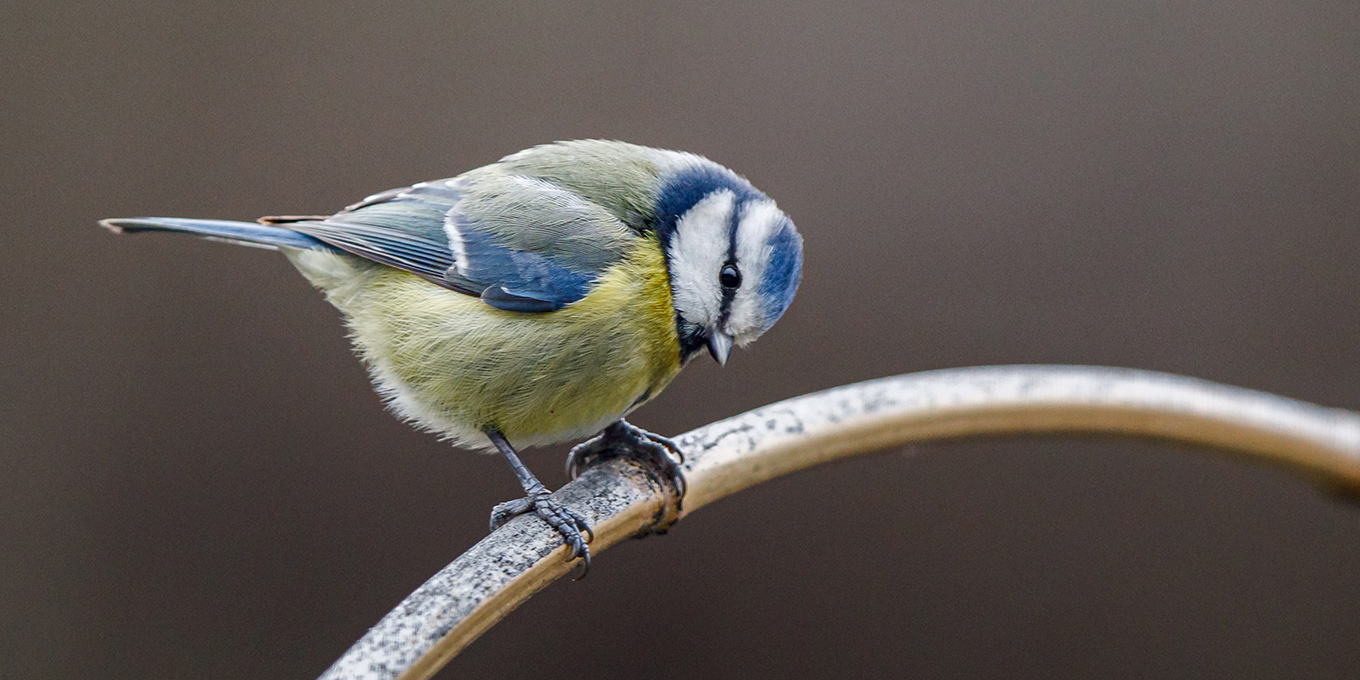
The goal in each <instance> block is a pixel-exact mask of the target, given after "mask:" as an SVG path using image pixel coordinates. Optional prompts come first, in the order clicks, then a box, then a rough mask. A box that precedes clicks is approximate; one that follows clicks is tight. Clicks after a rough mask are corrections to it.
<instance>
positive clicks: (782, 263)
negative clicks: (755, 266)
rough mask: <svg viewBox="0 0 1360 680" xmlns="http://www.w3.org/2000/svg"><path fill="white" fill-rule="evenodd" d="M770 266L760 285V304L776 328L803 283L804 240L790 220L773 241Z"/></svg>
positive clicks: (784, 221)
mask: <svg viewBox="0 0 1360 680" xmlns="http://www.w3.org/2000/svg"><path fill="white" fill-rule="evenodd" d="M770 247H771V248H772V251H771V254H770V263H769V264H768V265H766V269H765V276H764V277H763V280H762V281H761V282H760V290H761V293H762V296H761V301H762V305H761V306H762V307H763V308H764V312H765V318H766V320H767V325H766V328H769V327H770V326H773V325H774V322H776V321H778V320H779V317H781V316H783V315H784V312H785V310H787V309H788V308H789V305H790V304H792V303H793V296H794V294H795V293H797V292H798V284H799V283H801V282H802V280H803V239H802V237H801V236H799V235H798V231H797V230H796V229H795V228H794V226H793V222H792V221H791V220H789V219H788V218H787V217H786V218H783V220H782V224H780V226H779V229H778V230H777V231H776V232H775V235H774V237H773V238H772V239H771V240H770Z"/></svg>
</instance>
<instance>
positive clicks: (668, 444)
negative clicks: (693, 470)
mask: <svg viewBox="0 0 1360 680" xmlns="http://www.w3.org/2000/svg"><path fill="white" fill-rule="evenodd" d="M638 432H639V433H641V434H642V436H643V437H646V438H647V439H650V440H652V441H653V442H655V443H657V444H660V445H662V446H664V447H665V448H666V450H667V451H669V452H671V453H672V454H674V455H675V458H676V461H677V462H679V463H680V464H681V465H684V464H685V452H684V451H681V450H680V446H679V445H678V444H676V443H675V440H674V439H671V438H670V437H663V436H661V435H659V434H656V433H655V432H648V431H646V430H643V429H640V428H639V429H638Z"/></svg>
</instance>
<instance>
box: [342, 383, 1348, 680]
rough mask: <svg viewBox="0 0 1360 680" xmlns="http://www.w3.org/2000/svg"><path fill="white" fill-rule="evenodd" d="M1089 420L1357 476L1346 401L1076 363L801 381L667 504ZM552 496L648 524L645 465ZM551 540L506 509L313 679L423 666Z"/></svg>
mask: <svg viewBox="0 0 1360 680" xmlns="http://www.w3.org/2000/svg"><path fill="white" fill-rule="evenodd" d="M1052 433H1099V434H1110V435H1123V436H1138V437H1155V438H1159V439H1166V440H1174V441H1181V442H1188V443H1193V444H1200V445H1204V446H1208V447H1213V448H1219V449H1224V450H1228V451H1234V452H1238V453H1244V454H1249V455H1252V456H1256V457H1258V458H1260V459H1263V460H1267V461H1272V462H1278V463H1284V464H1286V465H1289V466H1291V467H1293V468H1295V469H1297V470H1300V471H1302V472H1304V473H1306V474H1309V475H1311V476H1313V477H1315V478H1316V479H1317V480H1318V481H1319V482H1321V483H1324V484H1327V485H1329V486H1331V487H1332V488H1335V489H1342V490H1347V491H1351V492H1355V491H1356V490H1360V413H1353V412H1350V411H1344V410H1340V409H1330V408H1324V407H1321V406H1315V405H1312V404H1307V403H1304V402H1300V401H1295V400H1292V399H1286V398H1284V397H1279V396H1275V395H1272V394H1267V393H1264V392H1257V391H1254V390H1247V389H1242V388H1236V387H1228V386H1224V385H1219V384H1216V383H1211V382H1207V381H1203V380H1197V379H1193V378H1185V377H1180V376H1174V375H1168V374H1165V373H1154V372H1150V371H1138V370H1131V369H1117V368H1101V367H1087V366H995V367H979V368H964V369H951V370H942V371H931V372H927V373H917V374H912V375H904V376H896V377H892V378H883V379H880V380H872V381H869V382H863V383H858V384H854V385H847V386H844V387H837V388H834V389H830V390H826V391H823V392H817V393H815V394H810V395H806V396H802V397H797V398H794V399H789V400H787V401H782V402H779V403H776V404H772V405H770V406H766V407H763V408H759V409H756V410H754V411H750V412H748V413H744V414H742V415H739V416H736V417H734V418H729V419H727V420H723V421H720V422H717V423H713V424H711V425H706V426H704V427H701V428H699V429H697V430H694V431H691V432H689V433H687V434H685V435H682V436H680V437H678V438H677V439H676V441H677V443H679V444H680V447H681V448H682V449H683V450H684V452H685V455H686V464H685V466H684V468H685V474H686V476H687V478H688V481H689V491H688V495H686V497H685V503H684V505H685V508H684V512H683V513H682V514H681V516H682V517H683V516H684V515H687V514H689V513H691V512H694V511H695V510H698V509H699V508H701V507H703V506H705V505H707V504H709V503H711V502H713V501H715V500H717V499H719V498H722V497H723V496H727V495H729V494H733V493H736V492H737V491H740V490H742V489H745V488H747V487H750V486H753V485H755V484H759V483H761V482H764V481H766V480H769V479H772V478H774V477H778V476H780V475H784V474H787V473H789V472H793V471H795V470H800V469H803V468H806V467H810V466H813V465H817V464H819V463H824V462H827V461H830V460H835V459H838V458H843V457H847V456H852V455H855V454H860V453H868V452H871V451H877V450H881V449H885V448H891V447H895V446H902V445H904V444H908V443H911V442H920V441H927V440H939V439H953V438H960V437H972V436H980V435H981V436H986V435H1014V434H1052ZM557 497H558V498H559V499H560V500H562V501H563V502H565V503H566V504H567V505H568V506H570V507H571V508H573V509H575V510H577V511H578V512H580V513H581V514H582V515H584V516H585V517H586V519H588V520H589V521H590V523H591V525H592V526H593V527H594V529H595V541H594V542H593V543H592V544H591V549H592V551H594V552H596V553H599V552H602V551H604V550H605V549H606V548H608V547H609V546H612V545H614V544H616V543H618V542H620V541H622V540H624V539H626V538H630V537H632V536H635V535H639V534H642V533H646V532H648V531H650V530H651V528H652V527H653V526H656V525H658V524H664V523H665V522H666V520H668V519H669V518H667V517H665V514H666V511H667V503H666V501H665V495H664V489H663V487H662V485H661V484H659V483H658V482H657V481H656V480H655V479H653V478H652V477H650V476H649V474H648V473H647V472H646V471H645V470H643V469H642V468H640V467H639V466H637V465H636V464H634V463H631V462H629V461H627V460H623V459H614V460H610V461H607V462H605V463H602V464H600V465H598V466H596V467H593V468H591V469H589V470H587V471H585V472H584V473H583V474H582V475H581V476H580V477H579V478H577V479H576V480H575V481H573V482H571V483H570V484H567V485H566V486H564V487H563V488H562V489H561V490H559V491H558V492H557ZM566 555H567V551H566V548H565V547H564V546H563V545H562V541H561V538H560V537H559V536H558V535H557V533H555V532H553V531H552V530H551V529H549V528H548V527H547V525H546V524H544V523H543V522H540V521H538V520H537V519H535V518H533V517H528V516H526V517H520V518H518V519H515V520H513V521H511V522H510V523H508V524H506V525H505V526H503V527H501V528H500V529H498V530H496V531H495V532H493V533H492V534H491V535H489V536H487V537H486V538H485V539H483V540H482V541H481V542H479V543H477V544H476V545H475V546H473V547H472V548H471V549H470V550H468V551H467V552H466V553H464V554H463V555H462V556H460V557H459V558H458V559H456V560H454V561H453V563H452V564H450V565H449V566H447V567H445V568H444V569H443V570H442V571H440V572H439V573H438V574H436V575H435V576H434V577H433V578H431V579H430V580H429V581H427V582H425V584H424V585H422V586H420V588H418V589H417V590H416V591H415V592H414V593H412V594H411V595H410V596H408V597H407V598H406V599H405V600H404V601H403V602H402V603H401V604H400V605H398V606H397V608H396V609H394V610H392V612H391V613H389V614H388V615H387V616H385V617H383V619H382V620H381V621H379V622H378V624H377V625H376V626H374V627H373V628H372V629H371V630H369V632H368V634H366V635H365V636H364V637H363V639H361V640H359V642H357V643H355V645H354V646H353V647H352V648H350V650H349V651H348V652H346V653H345V655H344V656H343V657H341V658H340V660H338V661H336V662H335V664H334V665H333V666H331V667H330V669H328V670H327V671H326V672H325V674H324V675H322V678H326V679H331V680H338V679H340V678H347V679H358V678H366V679H378V678H401V679H403V680H413V679H416V678H427V677H429V676H430V675H433V674H434V673H435V671H437V670H439V668H440V667H441V666H443V665H444V664H445V663H447V662H448V661H449V659H451V658H453V657H454V655H456V654H457V653H458V652H459V651H461V650H462V649H463V648H464V647H466V646H467V645H468V643H470V642H472V641H473V640H474V639H476V638H477V637H478V636H479V635H481V634H482V633H483V632H485V631H486V630H487V629H488V628H490V627H491V626H492V625H494V624H495V623H496V622H497V621H499V620H500V619H501V618H502V617H504V616H505V615H506V614H508V613H509V612H510V611H511V610H512V609H514V608H515V607H516V606H517V605H519V603H521V602H523V601H524V600H526V599H528V598H529V597H530V596H531V595H533V594H534V593H536V592H538V591H539V590H541V589H542V588H543V587H545V586H546V585H547V584H549V583H551V582H552V581H554V580H556V579H558V578H560V577H562V576H563V575H565V574H567V573H568V572H569V571H571V569H572V565H571V564H569V563H567V562H565V561H564V558H565V557H566Z"/></svg>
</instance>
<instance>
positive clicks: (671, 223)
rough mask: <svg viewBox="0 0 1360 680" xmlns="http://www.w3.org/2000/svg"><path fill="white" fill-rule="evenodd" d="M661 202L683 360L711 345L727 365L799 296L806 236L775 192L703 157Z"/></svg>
mask: <svg viewBox="0 0 1360 680" xmlns="http://www.w3.org/2000/svg"><path fill="white" fill-rule="evenodd" d="M657 207H658V210H657V214H658V217H659V219H658V224H659V228H658V231H659V233H660V235H661V243H662V247H663V249H664V251H665V254H666V263H667V267H668V268H669V271H670V281H671V295H672V298H673V300H674V303H675V313H676V325H677V330H678V332H679V335H680V354H681V358H682V360H687V359H689V358H691V357H692V356H693V355H694V354H695V353H697V352H698V351H700V350H702V349H703V348H705V347H707V349H708V351H709V353H711V354H712V355H713V358H714V359H716V360H717V361H718V363H720V364H721V363H725V362H726V361H727V355H728V352H729V351H731V349H732V346H733V345H734V344H735V345H738V346H744V345H746V344H748V343H750V342H751V341H753V340H755V339H756V338H758V337H760V336H761V334H762V333H764V332H765V331H767V330H769V328H770V327H771V326H773V325H774V322H775V321H778V320H779V317H780V316H782V315H783V314H784V310H786V309H788V306H789V303H790V302H792V301H793V295H794V293H796V292H797V291H798V283H799V281H800V280H801V279H802V269H803V238H802V237H801V236H800V235H799V234H798V230H797V229H795V228H794V226H793V221H792V220H790V219H789V217H788V215H785V214H784V212H783V211H781V210H780V209H779V208H778V207H777V206H776V205H775V203H774V201H772V200H770V198H769V197H768V196H766V195H765V194H763V193H761V192H760V191H758V190H756V188H755V187H753V186H751V185H750V183H748V182H747V181H746V180H745V179H742V178H741V177H739V176H737V175H736V174H735V173H733V172H732V171H730V170H728V169H726V168H724V167H722V166H720V165H717V164H716V163H712V162H711V161H708V160H706V159H701V158H698V157H694V159H693V162H692V163H686V164H685V165H684V166H683V167H681V168H679V169H678V170H676V171H674V172H673V173H671V174H670V176H669V177H667V178H666V180H665V181H664V182H663V184H662V190H661V198H660V200H659V202H658V206H657Z"/></svg>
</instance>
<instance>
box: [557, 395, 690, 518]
mask: <svg viewBox="0 0 1360 680" xmlns="http://www.w3.org/2000/svg"><path fill="white" fill-rule="evenodd" d="M612 456H624V457H627V458H632V459H634V460H638V461H641V462H643V463H644V464H646V465H648V466H649V467H650V468H651V469H652V470H654V471H656V472H657V473H658V474H659V476H660V477H661V479H662V480H663V482H664V483H668V484H670V486H671V489H672V491H673V492H674V494H675V514H676V515H679V514H680V503H681V502H682V501H683V500H684V498H685V489H686V486H685V473H684V472H683V471H682V470H681V469H680V466H681V465H684V463H685V454H684V453H682V452H681V451H680V447H679V446H676V444H675V442H673V441H671V440H670V439H667V438H666V437H662V436H661V435H659V434H653V433H651V432H648V431H646V430H644V429H642V428H640V427H637V426H635V425H631V424H629V423H628V421H626V420H623V419H622V418H620V419H619V420H618V421H617V422H615V423H613V424H611V425H610V426H609V427H606V428H604V431H602V432H600V433H599V434H598V435H595V436H594V437H592V438H590V439H587V440H586V441H584V442H582V443H580V444H578V445H577V446H576V447H575V448H573V449H572V450H571V453H569V454H567V475H568V476H570V477H571V478H572V479H575V478H576V474H577V473H578V472H580V471H581V470H582V469H584V468H585V467H587V466H588V465H590V464H592V463H593V462H595V461H597V460H600V459H603V458H608V457H612Z"/></svg>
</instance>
